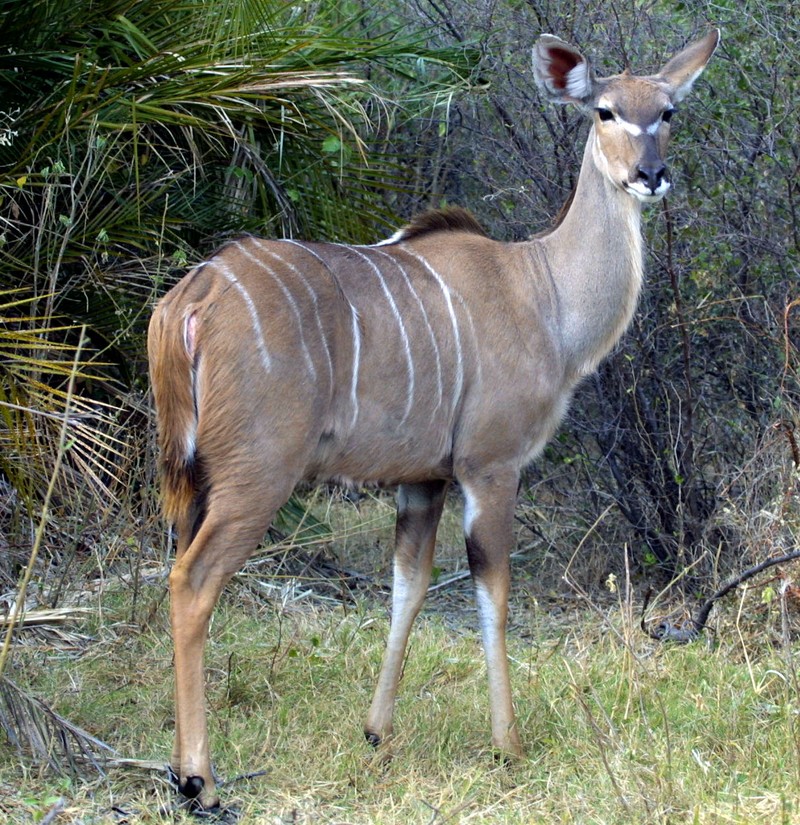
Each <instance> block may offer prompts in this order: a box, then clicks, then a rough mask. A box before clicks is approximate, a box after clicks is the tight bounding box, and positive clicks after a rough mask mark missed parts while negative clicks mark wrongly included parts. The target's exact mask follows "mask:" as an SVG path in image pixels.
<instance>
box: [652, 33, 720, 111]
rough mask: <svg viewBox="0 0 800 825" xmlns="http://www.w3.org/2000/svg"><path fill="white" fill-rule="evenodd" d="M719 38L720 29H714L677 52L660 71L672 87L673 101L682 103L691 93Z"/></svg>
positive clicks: (660, 74)
mask: <svg viewBox="0 0 800 825" xmlns="http://www.w3.org/2000/svg"><path fill="white" fill-rule="evenodd" d="M719 38H720V33H719V29H712V30H711V31H710V32H709V33H708V34H707V35H706V36H705V37H704V38H703V39H702V40H697V41H696V42H694V43H692V44H691V45H690V46H687V47H686V48H685V49H684V50H683V51H682V52H680V53H678V54H676V55H675V57H673V58H672V60H670V61H669V63H667V65H666V66H664V68H663V69H662V70H661V71H660V72H659V73H658V77H659V78H660V79H661V80H664V81H666V82H667V83H668V84H669V86H670V87H671V90H672V100H673V103H680V102H681V101H682V100H683V99H684V98H685V97H686V95H688V94H689V92H690V91H691V89H692V84H693V83H694V82H695V80H697V78H698V77H700V75H701V74H702V73H703V69H705V67H706V64H707V63H708V61H709V60H710V59H711V55H712V54H714V50H715V49H716V48H717V45H718V43H719Z"/></svg>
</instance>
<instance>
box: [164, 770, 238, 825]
mask: <svg viewBox="0 0 800 825" xmlns="http://www.w3.org/2000/svg"><path fill="white" fill-rule="evenodd" d="M177 785H178V791H179V792H180V793H181V795H182V796H183V797H184V799H185V800H186V801H185V803H184V806H183V807H184V808H185V810H188V811H190V812H191V813H192V814H193V815H195V816H198V817H213V818H217V817H222V816H223V815H224V814H225V813H226V812H225V811H223V809H221V808H220V804H219V797H218V796H216V794H215V795H214V796H213V797H212V798H211V799H205V798H203V791H204V789H205V786H206V781H205V779H203V777H202V776H187V777H186V781H185V782H178V783H177ZM224 821H228V820H227V819H224Z"/></svg>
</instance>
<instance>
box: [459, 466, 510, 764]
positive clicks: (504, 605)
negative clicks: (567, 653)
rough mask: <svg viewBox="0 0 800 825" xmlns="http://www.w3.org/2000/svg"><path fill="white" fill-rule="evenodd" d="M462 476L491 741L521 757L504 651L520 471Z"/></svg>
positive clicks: (499, 748)
mask: <svg viewBox="0 0 800 825" xmlns="http://www.w3.org/2000/svg"><path fill="white" fill-rule="evenodd" d="M459 480H460V482H461V487H462V490H463V491H464V535H465V537H466V544H467V558H468V559H469V568H470V572H471V573H472V579H473V582H474V585H475V595H476V599H477V603H478V619H479V621H480V627H481V636H482V640H483V650H484V654H485V656H486V669H487V671H488V677H489V706H490V711H491V721H492V744H493V745H494V747H495V748H497V749H498V750H499V751H501V752H502V753H505V754H508V755H511V756H521V755H522V744H521V742H520V738H519V732H518V731H517V726H516V721H515V718H514V707H513V704H512V701H511V680H510V677H509V671H508V654H507V652H506V621H507V619H508V594H509V588H510V578H511V576H510V561H509V559H510V555H511V549H512V546H513V540H514V536H513V524H514V507H515V505H516V499H517V485H518V483H519V477H518V473H517V471H516V470H512V469H509V468H499V469H495V470H492V471H491V472H486V471H484V472H483V473H481V474H480V475H476V476H475V477H472V478H461V479H459Z"/></svg>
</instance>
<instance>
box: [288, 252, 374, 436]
mask: <svg viewBox="0 0 800 825" xmlns="http://www.w3.org/2000/svg"><path fill="white" fill-rule="evenodd" d="M282 243H290V244H294V246H297V247H300V249H304V250H305V251H306V252H308V254H309V255H311V256H312V257H314V258H316V259H317V260H318V261H319V262H320V263H321V264H322V266H324V267H325V269H327V270H328V272H330V273H331V277H332V278H334V280H335V279H336V276H335V275H334V273H333V270H332V269H331V267H330V264H329V263H328V262H327V261H326V260H325V259H324V258H323V257H322V255H319V254H318V253H317V252H315V251H314V250H313V249H311V247H310V246H307V245H306V244H304V243H302V242H301V241H295V240H293V239H292V238H284V239H283V241H282ZM342 295H343V297H344V299H345V300H346V301H347V305H348V306H349V307H350V315H351V319H352V324H353V372H352V379H351V381H350V404H351V406H352V408H353V418H352V420H351V422H350V430H351V431H352V430H354V429H355V427H356V422H357V421H358V370H359V367H360V361H361V329H360V327H359V324H358V310H357V309H356V308H355V307H354V306H353V303H352V302H351V301H350V299H349V298H348V297H347V296H346V295H344V292H342Z"/></svg>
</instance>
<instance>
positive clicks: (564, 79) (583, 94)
mask: <svg viewBox="0 0 800 825" xmlns="http://www.w3.org/2000/svg"><path fill="white" fill-rule="evenodd" d="M533 76H534V77H535V78H536V85H537V86H538V87H539V89H540V90H541V91H542V92H543V93H544V94H545V95H546V96H547V98H548V99H549V100H550V101H552V102H553V103H577V104H579V105H583V104H585V103H586V102H587V101H588V100H589V98H590V97H591V96H592V91H593V88H594V72H592V69H591V66H590V65H589V61H588V60H587V59H586V58H585V57H584V56H583V55H582V54H581V53H580V52H579V51H578V50H577V49H576V48H575V47H574V46H570V45H569V43H565V42H564V41H563V40H560V39H559V38H558V37H554V36H553V35H552V34H543V35H541V37H539V39H538V40H537V41H536V45H535V46H534V47H533Z"/></svg>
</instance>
